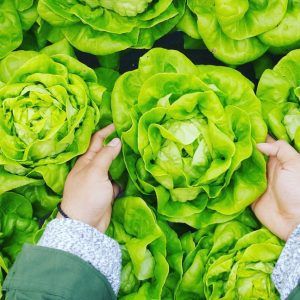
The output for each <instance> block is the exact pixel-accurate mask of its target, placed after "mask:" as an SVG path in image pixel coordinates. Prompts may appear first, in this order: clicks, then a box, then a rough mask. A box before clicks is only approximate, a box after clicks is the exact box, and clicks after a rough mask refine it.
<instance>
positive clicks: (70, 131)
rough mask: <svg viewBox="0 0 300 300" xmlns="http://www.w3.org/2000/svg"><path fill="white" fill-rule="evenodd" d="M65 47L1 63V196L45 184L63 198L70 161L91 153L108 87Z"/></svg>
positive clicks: (23, 53)
mask: <svg viewBox="0 0 300 300" xmlns="http://www.w3.org/2000/svg"><path fill="white" fill-rule="evenodd" d="M64 45H65V44H64V42H63V41H62V42H60V43H59V44H56V45H52V46H49V47H47V48H45V49H44V50H42V51H41V52H34V51H15V52H12V53H11V54H9V55H8V56H7V57H6V58H5V59H3V60H2V61H1V62H0V135H1V139H0V180H1V187H0V194H2V193H4V192H6V191H10V190H13V189H16V188H19V187H22V186H27V185H32V184H41V182H44V183H45V184H46V185H47V186H48V188H50V189H51V190H52V191H53V192H55V193H57V194H61V193H62V191H63V186H64V181H65V178H66V176H67V174H68V172H69V163H68V162H70V161H71V160H72V159H73V158H75V157H77V156H78V155H80V154H82V153H84V152H85V151H86V150H87V148H88V145H89V142H90V137H91V135H92V133H93V132H94V130H95V128H96V126H97V124H98V122H99V119H100V105H101V101H102V95H103V93H104V92H105V88H104V87H102V86H101V85H99V84H98V83H97V76H96V74H95V72H94V71H93V70H92V69H90V68H88V67H87V66H86V65H84V64H82V63H80V62H79V61H78V60H77V59H75V58H74V57H72V56H70V55H69V50H68V48H66V47H64ZM63 50H64V51H63Z"/></svg>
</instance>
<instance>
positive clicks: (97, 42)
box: [38, 0, 185, 55]
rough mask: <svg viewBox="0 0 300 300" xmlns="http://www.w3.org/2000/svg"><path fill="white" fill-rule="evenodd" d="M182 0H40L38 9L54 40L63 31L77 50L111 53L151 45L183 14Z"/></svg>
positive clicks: (103, 53) (46, 30)
mask: <svg viewBox="0 0 300 300" xmlns="http://www.w3.org/2000/svg"><path fill="white" fill-rule="evenodd" d="M184 8H185V1H181V0H173V1H172V0H157V1H152V0H143V1H137V0H130V1H127V0H126V1H124V0H122V1H116V0H113V1H107V0H101V1H78V0H75V1H64V2H61V1H59V0H41V1H39V3H38V12H39V15H40V16H41V17H42V19H43V20H44V21H46V24H44V25H43V26H44V28H45V27H47V28H45V29H44V32H45V34H46V35H49V39H50V40H52V41H53V29H51V28H49V26H48V25H47V24H50V25H51V26H52V28H55V29H56V33H55V35H57V36H60V35H61V34H62V35H63V36H64V37H65V38H66V39H67V40H68V41H69V42H70V43H71V44H72V45H73V46H74V47H75V48H77V49H79V50H81V51H83V52H88V53H91V54H95V55H109V54H112V53H115V52H118V51H121V50H124V49H127V48H139V49H140V48H147V49H148V48H151V47H152V46H153V44H154V42H155V41H156V40H157V39H159V38H161V37H162V36H164V35H165V34H167V33H168V32H169V31H171V30H172V29H173V28H174V27H175V25H176V24H177V23H178V21H179V20H180V18H181V17H182V15H183V13H184Z"/></svg>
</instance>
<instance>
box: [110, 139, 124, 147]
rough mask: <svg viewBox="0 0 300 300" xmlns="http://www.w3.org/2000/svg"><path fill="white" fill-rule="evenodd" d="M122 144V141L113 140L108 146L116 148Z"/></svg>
mask: <svg viewBox="0 0 300 300" xmlns="http://www.w3.org/2000/svg"><path fill="white" fill-rule="evenodd" d="M120 143H121V141H120V139H118V138H114V139H113V140H111V141H110V142H109V143H108V146H110V147H116V146H118V145H119V144H120Z"/></svg>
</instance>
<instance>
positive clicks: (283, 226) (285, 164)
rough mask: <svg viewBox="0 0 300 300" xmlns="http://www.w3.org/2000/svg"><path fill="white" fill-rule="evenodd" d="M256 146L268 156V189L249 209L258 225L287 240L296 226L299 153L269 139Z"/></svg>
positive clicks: (299, 197) (299, 207)
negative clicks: (260, 224)
mask: <svg viewBox="0 0 300 300" xmlns="http://www.w3.org/2000/svg"><path fill="white" fill-rule="evenodd" d="M257 147H258V149H259V150H260V151H261V152H262V153H264V154H266V155H268V156H269V157H270V158H269V162H268V188H267V191H266V192H265V194H264V195H263V196H262V197H260V198H259V199H258V200H257V201H256V202H255V203H253V204H252V209H253V211H254V213H255V214H256V216H257V218H258V219H259V220H260V221H261V222H262V224H264V225H265V226H266V227H267V228H269V230H271V231H272V232H273V233H274V234H276V235H277V236H278V237H280V238H281V239H283V240H287V239H288V237H289V236H290V234H291V233H292V232H293V230H294V229H295V228H296V226H297V225H299V224H300V154H299V153H298V152H297V151H296V150H295V149H294V148H293V147H292V146H290V145H289V144H288V143H287V142H284V141H275V140H273V139H272V138H270V137H269V138H268V139H267V143H262V144H258V145H257Z"/></svg>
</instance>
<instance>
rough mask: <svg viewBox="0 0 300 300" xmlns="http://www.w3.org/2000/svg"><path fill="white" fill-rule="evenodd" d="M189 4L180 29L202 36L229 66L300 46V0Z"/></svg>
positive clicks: (202, 0)
mask: <svg viewBox="0 0 300 300" xmlns="http://www.w3.org/2000/svg"><path fill="white" fill-rule="evenodd" d="M187 6H188V7H187V11H186V13H185V16H184V18H183V19H182V21H181V22H180V23H179V26H178V27H179V29H180V30H182V31H184V32H185V33H186V34H188V35H189V36H190V37H192V38H194V39H195V38H196V39H202V40H203V42H204V43H205V44H206V46H207V48H208V50H209V51H210V52H212V54H213V55H214V56H215V57H216V58H218V59H219V60H221V61H223V62H225V63H227V64H229V65H240V64H244V63H247V62H250V61H253V60H255V59H257V58H259V57H260V56H262V55H263V54H264V53H265V52H266V51H267V50H268V49H269V48H271V49H272V51H277V52H278V51H286V50H284V49H289V50H291V49H295V48H297V47H298V45H299V42H300V30H299V29H300V28H299V26H300V25H299V24H300V22H299V21H300V6H299V2H298V1H297V0H280V1H240V2H238V3H237V2H236V1H233V0H225V1H224V0H209V1H207V0H188V1H187ZM195 23H196V26H195ZM196 29H197V30H196ZM197 32H198V37H197Z"/></svg>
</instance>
